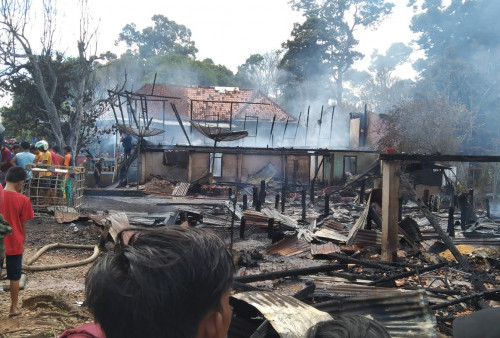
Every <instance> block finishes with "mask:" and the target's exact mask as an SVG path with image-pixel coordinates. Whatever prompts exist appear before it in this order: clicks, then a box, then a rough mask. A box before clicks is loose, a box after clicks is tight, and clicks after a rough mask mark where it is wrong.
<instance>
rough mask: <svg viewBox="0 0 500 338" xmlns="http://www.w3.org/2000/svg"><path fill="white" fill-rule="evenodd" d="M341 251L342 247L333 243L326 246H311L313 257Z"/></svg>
mask: <svg viewBox="0 0 500 338" xmlns="http://www.w3.org/2000/svg"><path fill="white" fill-rule="evenodd" d="M340 251H341V250H340V246H338V245H337V244H333V243H331V242H328V243H325V244H311V253H312V254H313V255H328V254H329V253H332V252H340Z"/></svg>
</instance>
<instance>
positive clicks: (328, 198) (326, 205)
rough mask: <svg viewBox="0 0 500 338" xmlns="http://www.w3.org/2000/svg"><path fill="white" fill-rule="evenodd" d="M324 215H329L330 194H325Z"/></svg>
mask: <svg viewBox="0 0 500 338" xmlns="http://www.w3.org/2000/svg"><path fill="white" fill-rule="evenodd" d="M324 213H325V217H326V216H328V215H330V195H328V194H326V195H325V212H324Z"/></svg>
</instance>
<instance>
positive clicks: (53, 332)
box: [0, 217, 99, 337]
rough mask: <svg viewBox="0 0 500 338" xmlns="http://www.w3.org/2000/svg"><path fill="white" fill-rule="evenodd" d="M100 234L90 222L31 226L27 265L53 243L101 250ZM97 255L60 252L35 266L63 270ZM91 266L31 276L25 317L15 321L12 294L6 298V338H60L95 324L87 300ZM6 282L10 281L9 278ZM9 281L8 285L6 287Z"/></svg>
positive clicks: (0, 320)
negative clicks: (67, 264)
mask: <svg viewBox="0 0 500 338" xmlns="http://www.w3.org/2000/svg"><path fill="white" fill-rule="evenodd" d="M98 236H99V229H98V228H97V227H96V226H95V225H92V223H91V222H90V221H87V220H82V221H78V222H76V227H75V226H70V225H69V224H58V223H57V222H56V221H55V219H54V218H49V217H37V218H36V219H35V220H34V222H33V223H31V224H29V226H28V230H27V238H26V244H25V251H24V257H23V261H26V260H27V259H28V258H30V257H31V256H33V254H34V253H35V252H36V251H38V250H39V249H41V248H42V247H43V246H45V245H47V244H51V243H72V244H86V245H94V244H97V241H98ZM92 252H93V251H92V250H81V249H54V250H49V251H48V252H46V253H45V254H44V255H42V256H41V257H40V258H39V259H38V260H37V261H36V262H35V263H34V264H33V265H41V264H44V265H47V264H59V263H65V262H72V261H77V260H81V259H84V258H86V257H89V256H90V255H92ZM89 266H90V265H84V266H80V267H73V268H66V269H58V270H49V271H27V272H26V285H25V289H24V290H22V291H21V292H20V295H19V298H20V299H19V304H20V315H19V316H17V317H13V318H9V316H8V314H9V306H10V293H9V292H8V291H6V292H5V293H3V294H0V336H1V337H57V336H59V334H61V333H62V332H63V331H64V330H66V329H68V328H72V327H75V326H77V325H80V324H82V323H85V322H90V321H92V317H91V315H90V313H89V312H88V311H87V309H86V308H84V307H80V306H79V305H78V304H81V302H83V300H84V278H85V273H86V272H87V270H88V268H89ZM4 277H5V276H4ZM2 282H3V283H4V285H5V283H8V281H5V279H4V280H3V281H2Z"/></svg>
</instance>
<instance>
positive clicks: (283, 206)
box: [281, 185, 286, 213]
mask: <svg viewBox="0 0 500 338" xmlns="http://www.w3.org/2000/svg"><path fill="white" fill-rule="evenodd" d="M285 197H286V186H285V185H283V186H281V212H282V213H283V212H285Z"/></svg>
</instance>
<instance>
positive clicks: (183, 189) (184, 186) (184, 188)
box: [172, 182, 191, 196]
mask: <svg viewBox="0 0 500 338" xmlns="http://www.w3.org/2000/svg"><path fill="white" fill-rule="evenodd" d="M190 186H191V184H190V183H187V182H179V183H177V184H176V185H175V188H174V191H173V192H172V195H174V196H186V194H187V192H188V190H189V187H190Z"/></svg>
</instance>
